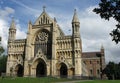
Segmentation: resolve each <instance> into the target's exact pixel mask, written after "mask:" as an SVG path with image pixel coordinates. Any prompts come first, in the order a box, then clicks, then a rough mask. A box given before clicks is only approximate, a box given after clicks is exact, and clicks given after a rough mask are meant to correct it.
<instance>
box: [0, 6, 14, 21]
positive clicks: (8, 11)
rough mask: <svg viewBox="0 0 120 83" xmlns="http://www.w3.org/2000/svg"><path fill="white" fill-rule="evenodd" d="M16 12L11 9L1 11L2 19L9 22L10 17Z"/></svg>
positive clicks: (0, 16) (0, 17)
mask: <svg viewBox="0 0 120 83" xmlns="http://www.w3.org/2000/svg"><path fill="white" fill-rule="evenodd" d="M14 12H15V10H14V9H12V8H10V7H5V8H4V9H0V19H4V20H8V17H9V15H11V14H14Z"/></svg>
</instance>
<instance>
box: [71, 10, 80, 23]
mask: <svg viewBox="0 0 120 83" xmlns="http://www.w3.org/2000/svg"><path fill="white" fill-rule="evenodd" d="M74 22H79V19H78V15H77V11H76V9H75V10H74V16H73V19H72V23H74Z"/></svg>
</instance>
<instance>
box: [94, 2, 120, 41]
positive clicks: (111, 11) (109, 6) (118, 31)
mask: <svg viewBox="0 0 120 83" xmlns="http://www.w3.org/2000/svg"><path fill="white" fill-rule="evenodd" d="M93 12H95V13H96V14H99V15H100V17H101V18H104V19H105V20H108V21H109V19H110V18H111V17H112V18H114V19H115V20H116V21H117V22H118V23H117V24H116V28H115V29H113V31H111V32H110V35H111V36H112V41H115V42H116V43H119V42H120V0H101V2H100V3H99V8H95V9H94V10H93Z"/></svg>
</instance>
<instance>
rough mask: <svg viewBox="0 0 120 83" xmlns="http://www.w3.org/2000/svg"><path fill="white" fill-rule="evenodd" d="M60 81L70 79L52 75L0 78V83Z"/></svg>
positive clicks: (47, 82) (46, 82)
mask: <svg viewBox="0 0 120 83" xmlns="http://www.w3.org/2000/svg"><path fill="white" fill-rule="evenodd" d="M61 81H71V80H70V79H60V78H53V77H42V78H27V77H26V78H24V77H23V78H22V77H21V78H18V77H17V78H3V79H2V78H0V83H55V82H61Z"/></svg>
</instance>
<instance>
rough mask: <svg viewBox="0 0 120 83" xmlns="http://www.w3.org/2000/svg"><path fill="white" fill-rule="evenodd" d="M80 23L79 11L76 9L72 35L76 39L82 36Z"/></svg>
mask: <svg viewBox="0 0 120 83" xmlns="http://www.w3.org/2000/svg"><path fill="white" fill-rule="evenodd" d="M79 28H80V22H79V18H78V15H77V11H76V9H75V10H74V15H73V19H72V35H73V36H74V37H75V36H76V37H79V36H80V31H79Z"/></svg>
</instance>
